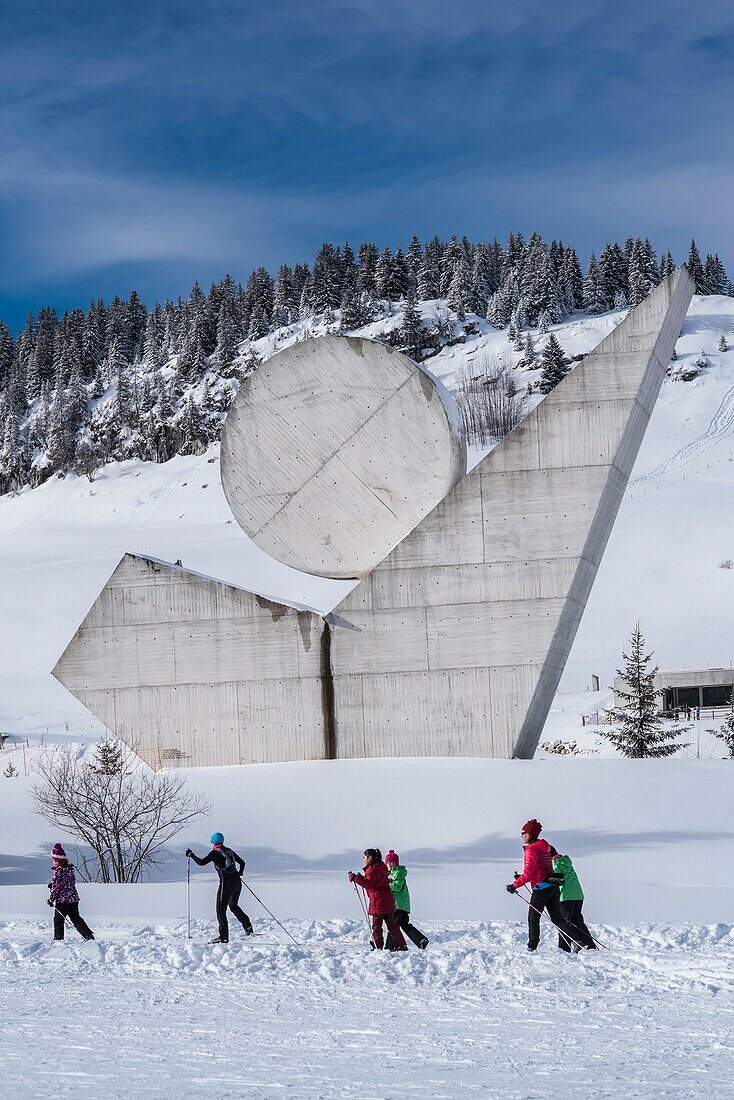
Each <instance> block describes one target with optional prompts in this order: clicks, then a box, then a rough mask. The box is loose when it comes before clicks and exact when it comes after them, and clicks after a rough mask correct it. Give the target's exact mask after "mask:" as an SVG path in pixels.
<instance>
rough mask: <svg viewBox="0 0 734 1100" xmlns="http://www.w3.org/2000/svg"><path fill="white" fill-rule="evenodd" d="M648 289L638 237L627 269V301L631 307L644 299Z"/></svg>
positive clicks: (641, 246) (640, 242)
mask: <svg viewBox="0 0 734 1100" xmlns="http://www.w3.org/2000/svg"><path fill="white" fill-rule="evenodd" d="M648 291H649V283H648V280H647V276H646V274H645V258H644V255H643V244H642V241H640V240H639V239H638V240H636V241H635V243H634V247H633V249H632V255H631V256H630V261H629V268H628V271H627V301H628V302H629V304H630V305H631V306H632V308H633V309H634V307H635V306H638V305H639V304H640V302H643V301H644V300H645V298H646V297H647V294H648Z"/></svg>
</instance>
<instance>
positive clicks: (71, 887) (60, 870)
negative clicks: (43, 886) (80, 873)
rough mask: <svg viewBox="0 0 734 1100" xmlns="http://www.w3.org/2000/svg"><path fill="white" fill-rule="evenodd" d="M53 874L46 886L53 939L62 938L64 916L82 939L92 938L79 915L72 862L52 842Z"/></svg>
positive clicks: (90, 932)
mask: <svg viewBox="0 0 734 1100" xmlns="http://www.w3.org/2000/svg"><path fill="white" fill-rule="evenodd" d="M51 867H52V871H53V874H52V876H51V881H50V882H49V884H48V888H49V890H50V891H51V893H50V894H49V898H48V904H49V905H50V906H51V907H52V908H53V911H54V939H55V940H63V938H64V925H65V924H66V919H65V918H66V917H68V918H69V920H70V921H71V923H72V924H73V925H74V927H75V928H76V930H77V932H78V933H79V935H80V936H81V937H82V939H85V940H93V939H94V933H93V932H92V929H91V928H90V927H89V925H88V924H87V922H86V921H85V920H84V919H83V918H82V917H80V916H79V894H78V893H77V889H76V876H75V874H74V867H73V864H71V863H69V861H68V859H67V858H66V852H65V851H64V849H63V848H62V847H61V845H60V844H54V846H53V851H52V852H51Z"/></svg>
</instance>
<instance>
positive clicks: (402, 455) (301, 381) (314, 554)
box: [221, 336, 466, 578]
mask: <svg viewBox="0 0 734 1100" xmlns="http://www.w3.org/2000/svg"><path fill="white" fill-rule="evenodd" d="M221 470H222V485H223V487H224V492H225V495H226V497H227V500H228V501H229V505H230V508H231V509H232V512H233V514H234V516H235V518H236V520H237V522H238V523H239V525H240V526H241V527H242V529H243V530H244V531H245V532H246V534H247V535H249V537H250V538H251V539H252V540H253V542H255V543H256V544H257V545H258V546H259V547H260V548H261V549H262V550H265V551H267V553H268V554H270V555H271V556H272V557H274V558H276V559H277V560H278V561H281V562H284V563H285V564H286V565H290V566H292V567H293V568H295V569H300V570H302V571H304V572H307V573H315V574H316V575H317V576H321V577H336V578H346V577H362V576H364V575H365V574H367V573H369V572H370V570H371V569H373V568H374V567H375V566H376V565H377V564H378V562H380V561H382V559H383V558H384V557H385V556H386V555H387V554H388V553H389V552H390V551H391V550H392V549H393V547H394V546H396V545H397V544H398V543H399V542H400V541H401V540H402V539H404V538H405V536H406V535H407V534H408V533H409V532H410V531H412V530H413V528H414V527H415V526H416V525H417V524H418V523H419V522H420V521H421V520H422V519H423V517H424V516H426V515H427V514H428V513H429V512H430V511H431V510H432V509H433V508H435V506H436V505H437V504H438V503H439V502H440V501H441V500H443V498H444V497H445V496H446V494H447V493H448V492H449V491H450V490H451V489H452V488H453V486H454V485H455V484H456V483H457V482H458V481H459V480H460V479H461V478H462V477H463V475H464V473H465V471H466V446H465V443H464V440H463V436H462V433H461V428H460V425H459V421H458V416H457V413H456V407H455V405H454V403H453V400H452V398H451V396H450V394H448V393H447V391H446V390H445V389H444V388H443V387H442V386H441V385H440V383H438V382H437V381H436V380H435V379H433V378H432V377H431V376H430V375H429V374H428V373H427V372H426V371H424V370H422V369H421V368H420V367H418V366H417V365H416V364H415V363H413V362H412V361H411V360H410V359H408V358H407V357H406V356H404V355H401V354H400V353H399V352H397V351H394V350H393V349H392V348H389V347H386V346H385V345H384V344H378V343H375V342H374V341H372V340H364V339H361V338H357V337H342V336H322V337H319V338H317V339H313V340H305V341H303V342H301V343H298V344H293V345H292V346H291V347H289V348H286V349H285V350H284V351H282V352H280V353H279V354H277V355H274V356H273V357H272V359H269V360H267V362H265V363H264V364H263V365H262V366H261V367H259V368H258V370H257V371H256V372H255V373H254V374H253V375H252V376H251V377H250V378H248V379H247V380H246V381H245V382H244V383H243V384H242V386H241V387H240V390H239V393H238V394H237V397H236V398H235V400H234V402H233V404H232V407H231V408H230V410H229V413H228V415H227V419H226V421H225V425H224V431H223V434H222V459H221Z"/></svg>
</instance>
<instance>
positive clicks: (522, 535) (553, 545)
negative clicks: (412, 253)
mask: <svg viewBox="0 0 734 1100" xmlns="http://www.w3.org/2000/svg"><path fill="white" fill-rule="evenodd" d="M692 293H693V284H692V280H691V279H690V276H689V275H688V273H687V271H686V270H685V269H679V270H678V271H676V272H675V273H674V274H673V275H672V276H670V278H669V279H668V280H666V282H665V283H664V284H663V285H662V286H660V287H658V288H657V289H656V290H655V291H654V292H653V293H652V294H651V295H650V297H649V298H648V299H647V300H646V301H645V302H643V303H642V305H641V306H639V307H638V308H637V309H636V310H634V311H633V312H631V313H630V314H629V316H628V317H627V319H626V320H625V321H624V322H623V323H622V324H621V325H620V326H619V327H618V328H617V329H615V331H614V332H612V333H611V334H610V335H609V336H608V337H607V338H606V339H605V340H604V341H603V343H602V344H600V345H599V347H598V348H597V349H596V350H595V351H594V352H592V353H591V354H590V355H588V356H587V357H586V358H585V359H584V360H583V362H582V363H581V364H579V365H578V366H577V367H576V368H575V370H574V371H573V372H572V373H571V374H569V375H568V376H567V377H566V378H565V379H564V381H563V382H561V384H560V385H559V386H557V387H556V389H555V390H553V392H552V393H551V394H549V395H548V396H547V397H546V398H545V400H544V401H543V402H542V403H541V404H540V405H539V406H538V407H537V409H535V411H534V412H533V413H531V414H530V416H528V418H527V419H526V420H524V421H523V422H522V423H521V424H520V425H519V426H518V427H517V428H516V429H515V431H513V432H512V433H511V434H510V435H509V436H508V437H507V438H506V439H505V440H503V442H502V443H500V444H499V445H498V446H497V447H496V448H495V450H494V451H492V452H491V454H490V455H489V456H488V457H487V458H486V459H485V460H484V461H483V462H482V463H480V465H479V466H478V467H477V468H476V469H475V470H474V471H473V472H472V473H471V474H470V475H469V476H468V477H466V478H464V480H463V481H461V482H460V483H459V484H458V485H456V487H455V488H454V489H453V491H451V492H450V493H449V495H448V496H447V497H446V498H445V499H444V500H442V501H441V503H439V504H438V506H437V507H436V508H434V510H433V511H432V512H431V514H430V515H428V516H427V517H426V518H425V519H423V521H422V522H420V523H419V524H418V526H417V527H415V529H414V530H413V531H412V533H411V534H409V535H408V537H407V538H405V539H404V540H403V541H402V542H400V544H399V545H398V546H396V547H395V549H394V550H393V551H392V552H391V553H390V554H388V556H387V557H386V558H385V560H384V561H382V562H381V564H379V565H378V567H377V568H376V569H374V571H373V572H372V573H371V574H370V575H369V577H367V578H366V579H365V580H363V581H362V583H361V584H359V585H358V586H357V587H356V588H355V589H354V591H353V592H352V593H351V594H350V595H349V597H348V598H347V599H346V600H345V601H343V603H342V604H341V605H340V606H339V607H338V608H337V609H336V610H335V612H334V613H333V614H332V615H330V616H328V625H327V624H324V621H323V620H322V619H321V617H320V616H318V615H316V614H314V613H312V612H309V611H298V610H297V609H295V608H292V607H288V606H286V605H284V604H280V603H272V602H270V601H268V600H265V599H263V598H262V597H260V596H256V595H253V594H252V593H250V592H245V591H242V590H240V589H235V588H231V587H230V586H228V585H225V584H222V583H220V582H218V581H214V580H211V579H209V578H206V577H201V576H198V575H196V574H191V573H187V572H185V571H183V570H181V569H178V568H176V567H174V566H170V565H166V564H164V563H161V562H156V561H153V560H152V559H144V558H136V557H132V556H130V555H126V556H125V558H123V560H122V561H121V563H120V565H119V566H118V568H117V569H116V571H115V573H114V574H113V576H112V577H111V578H110V580H109V582H108V583H107V585H106V586H105V588H104V589H103V591H102V592H101V593H100V596H99V597H98V599H97V600H96V602H95V604H94V605H93V607H92V609H91V610H90V612H89V614H88V615H87V617H86V618H85V620H84V622H83V623H82V625H81V627H80V628H79V630H78V631H77V633H76V635H75V637H74V638H73V639H72V641H71V642H70V644H69V646H68V647H67V649H66V651H65V652H64V654H63V655H62V657H61V658H60V660H59V662H58V664H57V666H56V668H55V669H54V675H55V676H56V677H57V679H59V680H60V681H61V682H62V683H64V684H65V685H66V686H67V687H68V688H69V690H70V691H72V693H73V694H74V695H76V697H77V698H78V699H80V700H81V701H82V703H84V705H85V706H87V707H88V708H89V709H90V710H91V711H92V712H93V713H94V714H96V715H97V716H98V717H99V718H100V719H101V720H102V721H103V722H104V723H105V724H106V725H107V726H109V728H110V729H111V730H113V731H114V732H115V733H116V734H117V735H118V736H119V737H121V738H122V739H123V740H125V741H126V742H128V743H129V744H132V745H134V746H135V747H137V748H138V750H139V751H140V753H141V755H143V756H144V758H145V759H147V760H148V761H149V762H152V763H154V765H157V764H163V765H168V766H171V765H175V764H181V765H186V766H189V767H190V766H197V765H198V766H202V765H216V764H220V765H221V764H236V763H248V762H256V761H274V760H303V759H323V758H325V757H326V758H331V757H334V756H339V757H364V756H499V757H509V756H513V755H514V756H523V757H529V756H532V754H533V752H534V751H535V748H536V745H537V742H538V739H539V737H540V733H541V731H542V728H543V725H544V723H545V719H546V716H547V713H548V710H549V709H550V705H551V701H552V698H553V694H554V692H555V690H556V687H557V684H558V680H559V678H560V676H561V672H562V670H563V667H564V664H565V662H566V659H567V656H568V652H569V650H570V647H571V644H572V642H573V639H574V636H575V633H576V630H577V628H578V624H579V621H580V619H581V615H582V612H583V608H584V606H585V603H586V600H587V597H588V594H589V591H590V589H591V585H592V583H593V580H594V576H595V574H596V570H597V568H598V566H599V562H600V561H601V557H602V554H603V552H604V548H605V546H606V542H607V539H608V537H609V533H610V531H611V528H612V525H613V523H614V519H615V517H616V514H617V510H618V508H619V505H620V502H621V500H622V495H623V493H624V489H625V486H626V484H627V479H628V477H629V474H630V471H631V469H632V465H633V463H634V460H635V456H636V454H637V451H638V449H639V446H640V443H641V441H642V437H643V435H644V432H645V428H646V426H647V422H648V420H649V417H650V413H651V412H652V409H653V406H654V403H655V400H656V397H657V394H658V392H659V389H660V385H661V382H662V379H663V376H664V373H665V370H666V367H667V364H668V362H669V358H670V355H671V353H672V350H673V347H674V345H675V340H676V338H677V335H678V332H679V329H680V326H681V324H682V321H683V318H684V316H685V313H686V310H687V308H688V304H689V302H690V299H691V295H692ZM363 343H368V342H363ZM336 344H337V345H338V346H337V347H336V348H335V350H334V356H335V361H336V360H338V359H340V358H343V351H342V348H343V341H341V340H336ZM375 346H377V345H371V344H368V348H373V347H375ZM300 347H304V345H300ZM368 354H369V353H368V350H367V349H366V350H365V355H368ZM347 358H348V359H349V362H350V363H351V362H352V359H351V358H349V357H347ZM399 359H400V357H398V359H397V360H395V361H397V362H399ZM385 361H386V362H388V368H389V367H390V366H391V365H392V364H393V362H394V360H393V359H391V358H390V357H388V359H387V360H385ZM321 362H322V363H323V359H322V360H321ZM401 369H402V368H401ZM411 370H412V368H411ZM296 373H297V372H296ZM336 373H337V374H339V370H338V369H337V372H336ZM339 377H340V378H341V380H342V381H341V383H340V384H344V379H345V377H346V375H339ZM386 377H387V378H388V383H386V384H388V385H389V377H390V371H389V369H388V371H387V376H386ZM416 377H417V376H416V374H415V372H414V371H413V373H411V374H410V377H409V380H408V381H407V382H406V383H405V384H404V385H403V387H402V389H403V390H406V389H407V388H408V387H409V386H411V385H413V384H414V383H415V382H416ZM281 382H282V384H283V386H284V387H285V385H286V383H285V382H284V381H283V380H282V379H281ZM418 384H419V385H420V382H419V383H418ZM371 386H372V382H370V383H369V385H366V386H365V388H364V392H363V393H362V396H361V397H360V398H359V401H358V403H357V404H358V406H359V407H360V408H362V411H364V401H366V400H373V398H372V397H370V396H369V394H370V393H371ZM314 392H315V391H314ZM392 392H393V393H394V392H395V389H394V387H393V391H392ZM365 394H367V396H365ZM279 399H280V400H281V401H282V402H286V403H287V393H286V390H285V388H284V389H283V392H282V393H281V394H280V398H279ZM298 400H299V401H306V403H308V400H309V396H308V393H306V392H305V391H304V389H303V387H301V389H300V390H299V396H298ZM340 400H341V399H340ZM425 400H426V401H428V399H427V397H426V399H425ZM432 400H433V399H432ZM316 402H317V405H319V403H320V402H321V396H320V395H317V396H316ZM360 403H361V404H360ZM430 404H431V402H429V405H430ZM319 407H321V408H322V411H323V406H320V405H319ZM396 407H397V406H396ZM407 407H408V410H409V412H410V409H412V408H413V407H414V402H413V399H412V398H411V399H410V400H409V402H408V406H407ZM380 408H382V406H381V405H379V401H378V402H377V403H376V405H375V409H376V410H377V411H379V409H380ZM433 409H434V412H435V405H434V406H433ZM391 415H392V413H391ZM441 415H442V416H443V414H441ZM360 423H363V422H362V421H360V420H359V418H357V421H356V426H355V432H357V433H359V429H360ZM436 423H437V424H443V421H442V420H441V417H437V420H436ZM363 426H364V425H363ZM444 428H445V424H443V427H441V428H440V430H437V436H436V446H437V447H443V446H446V447H448V444H447V442H446V440H447V436H446V434H445V432H444ZM380 430H381V431H384V432H387V431H388V430H389V431H390V432H395V431H396V430H398V429H396V428H395V425H394V424H392V423H391V425H390V427H389V428H388V421H387V420H385V421H384V423H382V425H381V429H380ZM398 434H400V432H399V430H398ZM405 434H406V441H405V442H404V445H401V447H400V448H398V449H399V450H401V451H402V450H409V449H410V448H409V446H408V442H409V443H410V446H412V445H413V440H414V433H413V428H412V427H411V428H410V431H408V432H406V433H405ZM284 438H285V437H284ZM261 442H262V441H261ZM424 443H425V445H426V446H427V445H428V444H427V438H426V440H424ZM271 445H272V440H270V442H269V443H268V445H267V447H265V444H264V443H263V444H262V446H263V448H264V449H263V452H262V454H263V456H264V455H265V453H266V450H268V448H269V447H270V446H271ZM258 446H259V444H258ZM343 446H344V444H340V447H342V449H343ZM451 446H453V443H452V444H451ZM360 447H362V448H363V450H362V459H361V460H360V461H366V462H369V456H370V455H371V454H372V455H376V454H377V452H379V451H380V449H381V447H382V443H381V441H380V439H378V438H376V437H375V436H374V433H371V432H370V431H368V432H367V434H366V435H365V436H364V438H363V439H362V440H361V442H360ZM449 450H450V448H449ZM447 455H448V450H447V451H445V452H444V464H443V467H442V469H443V471H444V472H443V474H442V476H443V477H446V478H449V480H450V477H451V476H453V475H452V474H450V473H449V471H450V470H451V469H453V468H454V467H453V466H452V462H450V461H449V459H448V457H447ZM250 457H251V459H252V460H253V461H255V462H256V461H257V448H256V449H255V451H254V452H253V454H252V455H251V456H250ZM454 457H455V455H454ZM322 458H323V452H322V449H319V451H318V460H319V461H321V459H322ZM399 460H400V458H399V456H397V455H395V454H392V455H391V459H390V461H391V462H398V461H399ZM292 461H294V459H293V455H291V454H290V453H288V454H286V455H285V456H284V462H285V465H288V463H291V462H292ZM299 461H300V458H299ZM297 468H298V467H297V464H296V465H295V466H293V469H294V470H295V469H297ZM289 469H290V467H289ZM406 469H408V470H410V471H411V474H410V476H411V477H412V476H413V474H414V472H415V466H414V465H411V464H410V463H409V464H408V465H407V467H406ZM288 476H290V474H289V475H288ZM367 480H369V479H367ZM347 483H348V484H349V485H353V484H354V483H353V482H350V481H348V482H347ZM282 484H283V485H284V486H285V485H287V484H288V482H287V479H284V480H283V482H282ZM298 484H299V485H300V486H301V487H302V488H303V487H304V483H303V479H301V481H300V482H299V483H298ZM360 484H361V487H362V489H364V488H365V486H366V481H363V482H361V483H360ZM350 491H351V490H350ZM400 491H401V492H404V498H403V503H406V502H408V497H409V495H410V494H409V493H408V486H407V483H406V484H405V485H403V488H402V489H401V490H400ZM360 492H361V490H358V491H357V496H359V494H360ZM327 497H328V494H327V495H323V494H322V496H321V497H320V501H322V502H323V506H324V508H326V507H327V505H329V506H332V505H333V506H334V509H335V510H334V513H333V514H334V515H335V516H336V515H339V516H341V517H344V516H345V514H346V513H345V511H344V510H343V508H342V505H343V500H342V498H341V497H340V496H339V494H334V498H333V500H331V501H329V500H328V499H327ZM252 501H253V502H254V503H253V506H254V505H255V504H258V502H257V500H256V497H255V496H253V498H252ZM258 507H259V504H258ZM263 507H264V508H265V511H264V512H263V515H267V514H269V511H272V501H267V500H266V501H265V503H264V505H263ZM319 507H321V503H320V504H319ZM355 508H356V511H354V510H352V511H350V512H349V515H350V519H349V521H348V523H345V529H346V534H345V537H344V539H343V540H342V541H341V542H340V543H339V550H338V551H334V553H336V554H343V555H344V557H343V561H346V560H350V561H351V562H352V563H354V562H355V561H356V560H357V557H355V556H351V557H350V555H357V556H359V555H360V554H363V556H362V558H361V561H362V563H364V561H365V560H366V557H370V556H372V555H374V554H375V553H377V546H378V543H379V540H380V539H381V538H382V537H383V536H384V532H385V529H386V526H389V525H386V524H383V523H382V522H380V523H377V527H378V528H379V534H378V537H377V538H376V539H373V538H372V537H371V531H372V528H371V527H370V526H369V523H370V521H369V519H368V515H367V511H364V510H363V509H361V508H360V507H357V505H355ZM397 512H398V513H399V515H400V517H401V519H400V522H401V523H404V522H408V521H407V519H406V517H407V515H408V512H407V510H403V509H402V506H401V509H397ZM357 516H359V522H358V521H357V518H356V517H357ZM322 518H323V517H322ZM360 524H367V526H366V527H364V526H360ZM355 525H356V526H355ZM288 530H289V531H290V533H291V535H292V537H293V538H294V539H297V538H304V539H305V541H306V542H307V541H308V539H307V538H306V536H305V535H304V531H305V527H304V526H303V524H302V523H301V521H300V520H299V519H298V518H297V517H296V516H294V517H293V522H292V523H291V522H290V521H289V524H288ZM322 530H323V528H321V527H319V526H315V527H313V528H312V534H313V540H312V542H311V543H310V544H309V545H310V549H308V550H307V552H306V556H308V555H309V554H312V553H321V552H323V553H327V554H328V553H331V550H330V549H329V545H328V544H324V545H323V547H320V546H319V538H320V534H319V532H321V531H322ZM391 530H393V532H394V531H395V530H397V526H396V527H395V528H391ZM299 532H300V534H299ZM280 537H285V535H284V534H283V531H281V536H280ZM390 537H391V538H392V537H393V535H391V536H390ZM361 540H364V542H365V546H366V547H367V550H366V551H364V553H363V550H362V549H361V548H360V541H361ZM294 545H296V544H295V543H294ZM283 560H285V559H283ZM333 560H335V559H333ZM291 564H292V563H291Z"/></svg>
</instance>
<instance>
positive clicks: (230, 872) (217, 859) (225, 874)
mask: <svg viewBox="0 0 734 1100" xmlns="http://www.w3.org/2000/svg"><path fill="white" fill-rule="evenodd" d="M211 845H212V850H211V852H209V853H208V854H207V855H205V856H204V858H203V859H199V857H198V856H197V855H195V854H194V853H193V852H192V851H191V849H190V848H187V849H186V856H187V858H188V859H193V861H194V863H198V865H199V867H205V866H206V865H207V863H213V864H214V869H215V871H216V872H217V874H218V875H219V889H218V890H217V923H218V924H219V935H218V937H217V938H216V939H214V940H210V941H209V942H210V943H229V924H228V923H227V909H229V910H230V912H232V913H234V915H235V916H236V917H237V920H238V921H239V922H240V924H241V925H242V927H243V928H244V930H245V935H246V936H251V935H252V921H251V920H250V918H249V917H248V915H247V913H245V912H244V911H243V910H242V909H240V907H239V905H238V904H237V903H238V902H239V899H240V892H241V890H242V883H241V881H240V876H241V875H242V874H244V871H245V861H244V859H243V858H242V857H241V856H238V855H237V853H236V852H235V851H233V850H232V849H231V848H225V846H224V836H223V835H222V833H212V837H211Z"/></svg>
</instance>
